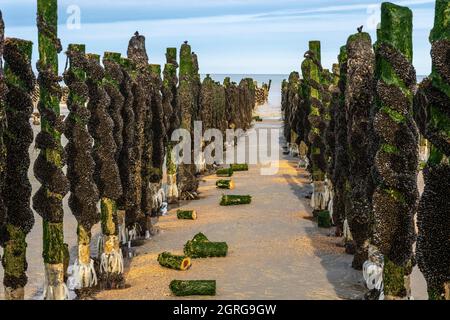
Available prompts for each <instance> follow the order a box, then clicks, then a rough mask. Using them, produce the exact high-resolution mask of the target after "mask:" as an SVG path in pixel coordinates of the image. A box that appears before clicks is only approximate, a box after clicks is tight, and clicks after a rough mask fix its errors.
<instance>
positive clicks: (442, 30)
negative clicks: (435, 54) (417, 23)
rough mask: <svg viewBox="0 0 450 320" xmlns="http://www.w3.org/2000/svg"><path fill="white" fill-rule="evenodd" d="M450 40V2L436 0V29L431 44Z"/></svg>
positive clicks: (431, 35) (447, 0) (448, 0)
mask: <svg viewBox="0 0 450 320" xmlns="http://www.w3.org/2000/svg"><path fill="white" fill-rule="evenodd" d="M441 39H447V40H450V0H436V7H435V16H434V27H433V30H431V34H430V42H434V41H436V40H441Z"/></svg>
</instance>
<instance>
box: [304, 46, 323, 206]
mask: <svg viewBox="0 0 450 320" xmlns="http://www.w3.org/2000/svg"><path fill="white" fill-rule="evenodd" d="M320 57H321V54H320V42H318V41H310V43H309V50H308V51H307V52H306V53H305V60H304V61H303V63H302V73H303V78H304V82H305V84H306V85H307V88H308V89H307V90H308V94H307V99H308V101H309V104H310V105H309V109H310V114H309V116H308V120H309V123H310V126H311V130H310V132H309V141H310V143H311V147H310V154H311V155H310V157H311V167H312V178H313V184H314V191H313V195H312V201H311V204H312V205H313V209H314V210H315V211H321V210H324V209H326V208H327V206H328V203H326V201H325V199H326V197H325V193H327V188H328V186H327V185H326V184H325V175H326V170H327V163H326V160H325V142H324V134H325V132H324V130H325V128H326V122H325V121H326V119H325V105H324V101H323V98H324V97H325V88H324V83H323V79H322V73H323V70H322V65H321V60H320Z"/></svg>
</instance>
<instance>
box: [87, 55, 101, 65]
mask: <svg viewBox="0 0 450 320" xmlns="http://www.w3.org/2000/svg"><path fill="white" fill-rule="evenodd" d="M86 58H88V59H90V60H95V61H97V62H98V63H100V55H98V54H95V53H87V54H86Z"/></svg>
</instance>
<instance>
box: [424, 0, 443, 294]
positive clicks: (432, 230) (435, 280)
mask: <svg viewBox="0 0 450 320" xmlns="http://www.w3.org/2000/svg"><path fill="white" fill-rule="evenodd" d="M435 10H436V14H435V20H434V28H433V30H432V32H431V36H430V41H431V45H432V52H431V57H432V61H433V71H432V73H431V75H430V77H429V78H428V79H426V80H425V81H424V82H423V83H422V84H421V88H420V93H419V94H421V95H424V96H425V98H426V99H425V100H423V99H420V100H422V101H417V103H416V105H417V108H416V118H417V121H418V124H419V128H420V130H421V133H422V134H423V135H424V136H425V137H426V138H427V139H428V140H429V141H430V142H431V145H432V147H431V155H430V158H429V160H428V163H427V166H426V168H425V170H424V174H425V190H424V193H423V195H422V198H421V200H420V205H419V212H418V227H419V237H418V242H417V258H418V262H419V268H420V270H421V271H422V273H423V275H424V276H425V279H426V281H427V286H428V296H429V298H430V299H433V300H444V299H445V300H450V268H449V265H450V250H449V247H450V197H449V194H450V163H449V159H450V140H449V137H450V68H449V60H448V58H449V56H450V1H449V0H437V1H436V9H435Z"/></svg>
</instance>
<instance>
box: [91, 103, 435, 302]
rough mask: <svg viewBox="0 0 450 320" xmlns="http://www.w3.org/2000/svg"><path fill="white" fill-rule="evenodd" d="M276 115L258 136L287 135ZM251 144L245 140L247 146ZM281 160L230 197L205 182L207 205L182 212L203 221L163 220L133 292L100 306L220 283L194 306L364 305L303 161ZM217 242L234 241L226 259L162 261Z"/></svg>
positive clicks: (418, 294) (358, 278) (265, 110)
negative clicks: (174, 287)
mask: <svg viewBox="0 0 450 320" xmlns="http://www.w3.org/2000/svg"><path fill="white" fill-rule="evenodd" d="M275 109H276V107H275V106H274V105H271V104H270V103H269V104H268V105H265V106H262V107H260V108H259V110H258V114H259V115H260V116H261V117H262V118H265V119H268V118H269V119H272V120H266V121H264V122H263V123H258V124H257V125H256V127H255V128H256V129H260V128H267V127H271V128H280V126H281V122H280V121H279V120H275V119H276V118H277V117H278V118H279V113H278V114H276V113H274V110H275ZM242 139H244V138H242ZM278 151H279V152H280V163H279V170H278V173H277V174H276V175H273V176H261V175H260V167H259V166H257V165H253V166H250V170H249V171H248V172H237V173H235V174H234V176H233V179H234V181H235V183H236V189H235V190H232V191H226V192H223V191H222V190H217V189H216V187H215V181H216V180H217V178H216V177H215V176H208V177H205V178H204V180H203V181H202V183H201V186H200V195H201V199H200V200H197V201H193V202H189V203H183V204H182V206H181V208H182V209H195V210H197V213H198V220H196V221H183V220H177V218H176V214H175V211H176V209H173V210H172V211H171V212H170V215H169V216H167V217H162V218H160V221H159V223H158V227H159V229H160V234H159V235H158V236H156V237H154V238H153V239H152V240H150V241H149V242H147V243H146V244H145V245H144V246H142V247H139V248H137V253H138V257H136V258H134V259H133V261H132V262H131V265H130V268H129V270H128V272H127V282H128V284H129V288H127V289H124V290H116V291H104V292H101V293H99V294H98V295H97V296H96V298H97V299H112V300H115V299H120V300H122V299H142V300H146V299H179V298H176V297H174V296H173V295H171V293H170V290H169V283H170V281H172V280H174V279H180V280H185V279H189V280H199V279H203V280H205V279H206V280H216V281H217V296H215V297H207V298H205V297H189V299H210V298H212V299H225V300H239V299H262V300H264V299H267V300H268V299H273V300H277V299H288V300H295V299H305V300H317V299H320V300H324V299H325V300H336V299H361V298H362V296H363V294H364V293H365V291H366V289H365V287H364V283H363V279H362V273H361V272H359V271H355V270H353V269H352V268H351V261H352V256H350V255H346V254H345V253H344V250H343V248H341V247H340V246H339V242H340V239H338V238H335V237H332V236H330V233H331V231H330V230H328V229H319V228H317V223H315V222H313V221H312V210H311V208H310V206H309V204H308V200H306V199H305V197H304V196H305V194H307V193H308V192H309V191H310V190H311V189H310V188H311V187H310V185H309V181H308V178H307V176H306V173H305V171H304V170H302V169H298V168H297V161H296V159H294V158H291V157H289V156H282V155H281V150H278ZM223 193H225V194H250V195H252V196H253V201H252V204H250V205H246V206H239V207H220V206H219V201H220V197H221V195H222V194H223ZM198 232H203V233H204V234H206V235H207V236H208V238H209V239H210V240H211V241H226V242H227V243H228V245H229V254H228V256H227V257H225V258H214V259H195V260H193V263H192V267H191V268H190V269H189V270H188V271H185V272H181V271H173V270H169V269H166V268H163V267H161V266H160V265H159V264H158V262H157V261H156V259H157V256H158V254H159V253H161V252H163V251H170V252H172V253H179V254H181V253H182V251H183V245H184V244H185V243H186V241H187V240H189V239H191V238H192V237H193V236H194V235H195V234H196V233H198ZM412 290H413V296H414V298H415V299H426V298H427V295H426V286H425V283H424V280H423V277H422V275H421V274H420V272H418V270H417V268H416V270H415V272H414V274H413V277H412Z"/></svg>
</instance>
